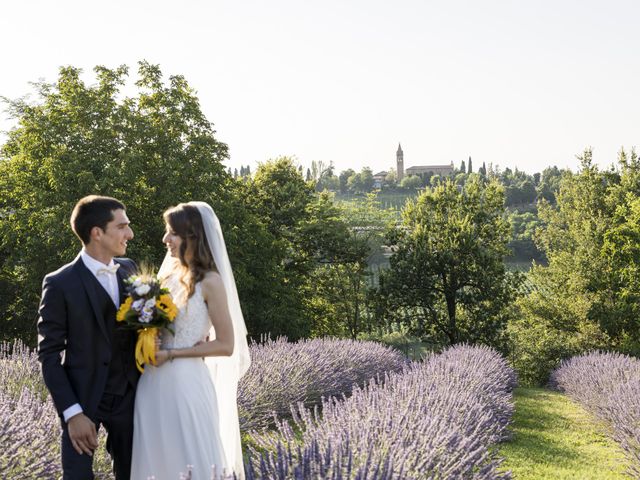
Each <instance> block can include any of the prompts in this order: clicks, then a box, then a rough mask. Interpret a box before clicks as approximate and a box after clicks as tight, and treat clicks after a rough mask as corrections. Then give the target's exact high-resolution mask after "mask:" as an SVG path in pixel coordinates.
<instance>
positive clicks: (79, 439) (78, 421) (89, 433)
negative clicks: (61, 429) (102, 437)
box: [67, 413, 98, 456]
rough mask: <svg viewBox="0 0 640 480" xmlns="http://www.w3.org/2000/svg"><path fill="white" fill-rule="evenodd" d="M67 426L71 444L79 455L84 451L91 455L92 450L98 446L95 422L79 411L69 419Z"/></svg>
mask: <svg viewBox="0 0 640 480" xmlns="http://www.w3.org/2000/svg"><path fill="white" fill-rule="evenodd" d="M67 428H68V429H69V438H70V439H71V444H72V445H73V448H75V449H76V452H78V453H79V454H80V455H82V454H83V453H86V454H87V455H89V456H93V451H94V450H95V449H96V448H98V433H97V432H96V425H95V423H93V422H92V421H91V420H90V419H89V417H87V416H86V415H85V414H83V413H79V414H78V415H74V416H73V417H71V418H70V419H69V421H68V422H67Z"/></svg>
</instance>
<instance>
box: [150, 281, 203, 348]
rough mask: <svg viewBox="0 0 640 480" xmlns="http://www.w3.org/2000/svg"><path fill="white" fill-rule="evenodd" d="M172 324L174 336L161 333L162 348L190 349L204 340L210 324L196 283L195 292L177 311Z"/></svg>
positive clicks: (166, 332)
mask: <svg viewBox="0 0 640 480" xmlns="http://www.w3.org/2000/svg"><path fill="white" fill-rule="evenodd" d="M174 298H175V297H174ZM173 324H174V328H175V335H172V334H171V332H168V331H165V332H163V335H162V347H163V348H186V347H192V346H193V345H195V344H196V343H198V342H199V341H201V340H204V339H205V338H206V336H207V335H208V333H209V329H210V328H211V322H210V320H209V312H208V310H207V304H206V303H205V301H204V298H203V297H202V289H201V286H200V283H196V287H195V291H194V293H193V295H192V296H191V298H189V300H187V303H186V304H185V305H183V306H181V307H180V308H179V309H178V315H177V316H176V318H175V320H174V321H173Z"/></svg>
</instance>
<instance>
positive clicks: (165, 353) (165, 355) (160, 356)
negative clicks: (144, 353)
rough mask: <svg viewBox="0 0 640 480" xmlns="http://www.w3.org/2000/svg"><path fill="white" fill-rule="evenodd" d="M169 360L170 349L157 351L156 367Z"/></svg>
mask: <svg viewBox="0 0 640 480" xmlns="http://www.w3.org/2000/svg"><path fill="white" fill-rule="evenodd" d="M167 360H169V350H158V351H157V352H156V367H159V366H160V365H162V364H163V363H165V362H166V361H167Z"/></svg>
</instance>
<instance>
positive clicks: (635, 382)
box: [549, 352, 640, 479]
mask: <svg viewBox="0 0 640 480" xmlns="http://www.w3.org/2000/svg"><path fill="white" fill-rule="evenodd" d="M549 383H550V385H551V386H552V387H553V388H556V389H557V390H559V391H561V392H564V393H566V394H567V395H568V396H569V397H571V398H572V399H573V400H575V401H576V402H578V403H580V404H581V405H583V406H584V407H585V408H586V409H587V410H588V411H590V412H591V413H592V414H594V415H595V416H597V417H598V418H600V419H601V420H604V421H605V422H606V423H607V424H608V425H610V426H611V432H610V433H611V436H612V437H613V439H614V440H616V441H617V442H618V443H620V445H621V446H622V448H623V450H624V451H625V453H626V455H627V458H628V460H629V474H630V475H631V476H632V477H633V478H639V479H640V361H638V360H637V359H635V358H633V357H629V356H627V355H622V354H618V353H604V352H591V353H587V354H585V355H580V356H577V357H573V358H570V359H569V360H565V361H563V362H562V363H561V364H560V367H558V369H556V370H555V371H554V372H553V373H552V374H551V378H550V380H549Z"/></svg>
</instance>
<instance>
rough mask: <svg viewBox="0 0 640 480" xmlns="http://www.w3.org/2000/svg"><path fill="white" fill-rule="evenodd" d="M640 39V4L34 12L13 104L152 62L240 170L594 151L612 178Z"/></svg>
mask: <svg viewBox="0 0 640 480" xmlns="http://www.w3.org/2000/svg"><path fill="white" fill-rule="evenodd" d="M638 25H640V2H637V1H631V0H629V1H623V0H609V1H606V2H605V1H592V0H582V1H573V0H571V1H570V0H566V1H563V0H556V1H549V0H541V1H499V0H483V1H480V0H475V1H472V0H450V1H438V2H436V1H427V0H423V1H419V0H405V1H401V0H397V1H395V2H391V1H386V2H383V1H376V0H367V1H365V0H353V1H349V0H323V1H309V0H307V1H303V0H298V1H294V0H270V1H257V0H249V1H242V0H236V1H227V0H225V1H215V0H214V1H195V0H183V1H180V2H178V1H172V2H168V1H164V0H162V1H160V0H155V1H149V0H144V1H136V0H129V1H121V0H116V1H114V0H112V1H110V2H90V1H87V0H83V1H79V0H78V1H72V0H58V1H55V2H54V1H51V0H39V1H36V0H20V1H15V2H2V4H1V6H0V42H1V44H2V64H1V65H2V75H1V76H0V95H3V96H8V97H18V96H22V95H23V94H25V93H27V92H29V91H30V89H29V85H28V82H29V81H34V80H38V79H39V78H44V79H45V80H49V81H52V80H55V78H56V75H57V69H58V67H59V66H60V65H74V66H78V67H82V68H84V69H85V70H86V71H87V72H90V71H91V68H92V67H93V66H94V65H96V64H102V65H105V66H108V67H116V66H118V65H120V64H128V65H129V66H130V67H132V71H134V70H135V65H136V62H137V61H138V60H140V59H146V60H148V61H150V62H153V63H158V64H160V66H161V68H162V70H163V72H164V73H165V74H167V75H168V74H182V75H184V76H185V77H186V78H187V80H188V81H189V82H190V83H191V85H192V86H193V87H194V88H195V89H196V90H197V91H198V96H199V98H200V100H201V103H202V108H203V110H204V112H205V114H206V115H207V117H208V118H209V120H211V121H212V122H214V124H215V126H216V130H217V132H218V134H217V136H218V138H219V139H220V140H222V141H224V142H226V143H227V144H228V145H229V150H230V154H231V159H230V161H229V162H228V165H229V166H231V167H239V166H240V165H241V164H244V165H246V164H250V165H251V166H252V168H255V166H256V164H257V162H260V161H265V160H267V159H269V158H274V157H276V156H279V155H291V156H296V157H297V159H298V161H299V163H301V164H303V165H305V166H308V165H309V164H310V163H311V161H312V160H322V161H324V162H325V163H328V162H329V161H333V162H334V164H335V166H336V168H337V170H338V171H339V170H343V169H345V168H348V167H352V168H355V169H360V168H361V167H363V166H370V167H371V168H372V169H373V170H374V171H379V170H383V169H388V168H389V167H392V166H394V165H395V151H396V148H397V146H398V142H401V143H402V147H403V149H404V152H405V167H408V166H412V165H420V164H439V163H449V162H450V161H452V160H453V161H454V162H455V163H456V165H458V164H459V163H460V161H461V160H462V159H466V158H467V157H468V156H471V157H472V158H473V162H474V166H475V167H476V168H477V167H478V166H479V165H480V164H481V163H482V162H483V161H484V162H486V163H487V164H489V163H494V164H498V165H500V166H501V167H503V168H504V167H507V166H508V167H511V168H513V167H518V168H520V169H522V170H526V171H529V172H533V171H540V170H542V169H543V168H544V167H546V166H549V165H553V164H555V165H558V166H562V167H565V166H567V167H571V168H575V167H576V166H577V160H576V159H575V155H576V154H578V153H580V152H581V151H582V150H583V149H584V148H585V147H587V146H592V147H593V148H594V157H595V159H596V161H597V162H598V163H601V164H603V165H608V164H609V163H611V162H612V161H614V160H615V158H616V153H617V151H618V150H619V149H620V147H622V146H624V147H625V148H630V147H632V146H637V145H639V144H640V128H639V127H640V117H639V114H640V94H639V93H640V87H638V80H639V78H640V33H639V29H638ZM87 80H88V81H92V76H91V75H90V74H88V75H87ZM4 117H6V115H5V116H3V119H2V121H0V128H2V129H7V128H8V127H9V125H10V124H9V123H8V122H7V121H6V119H5V118H4ZM374 173H375V172H374Z"/></svg>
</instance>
